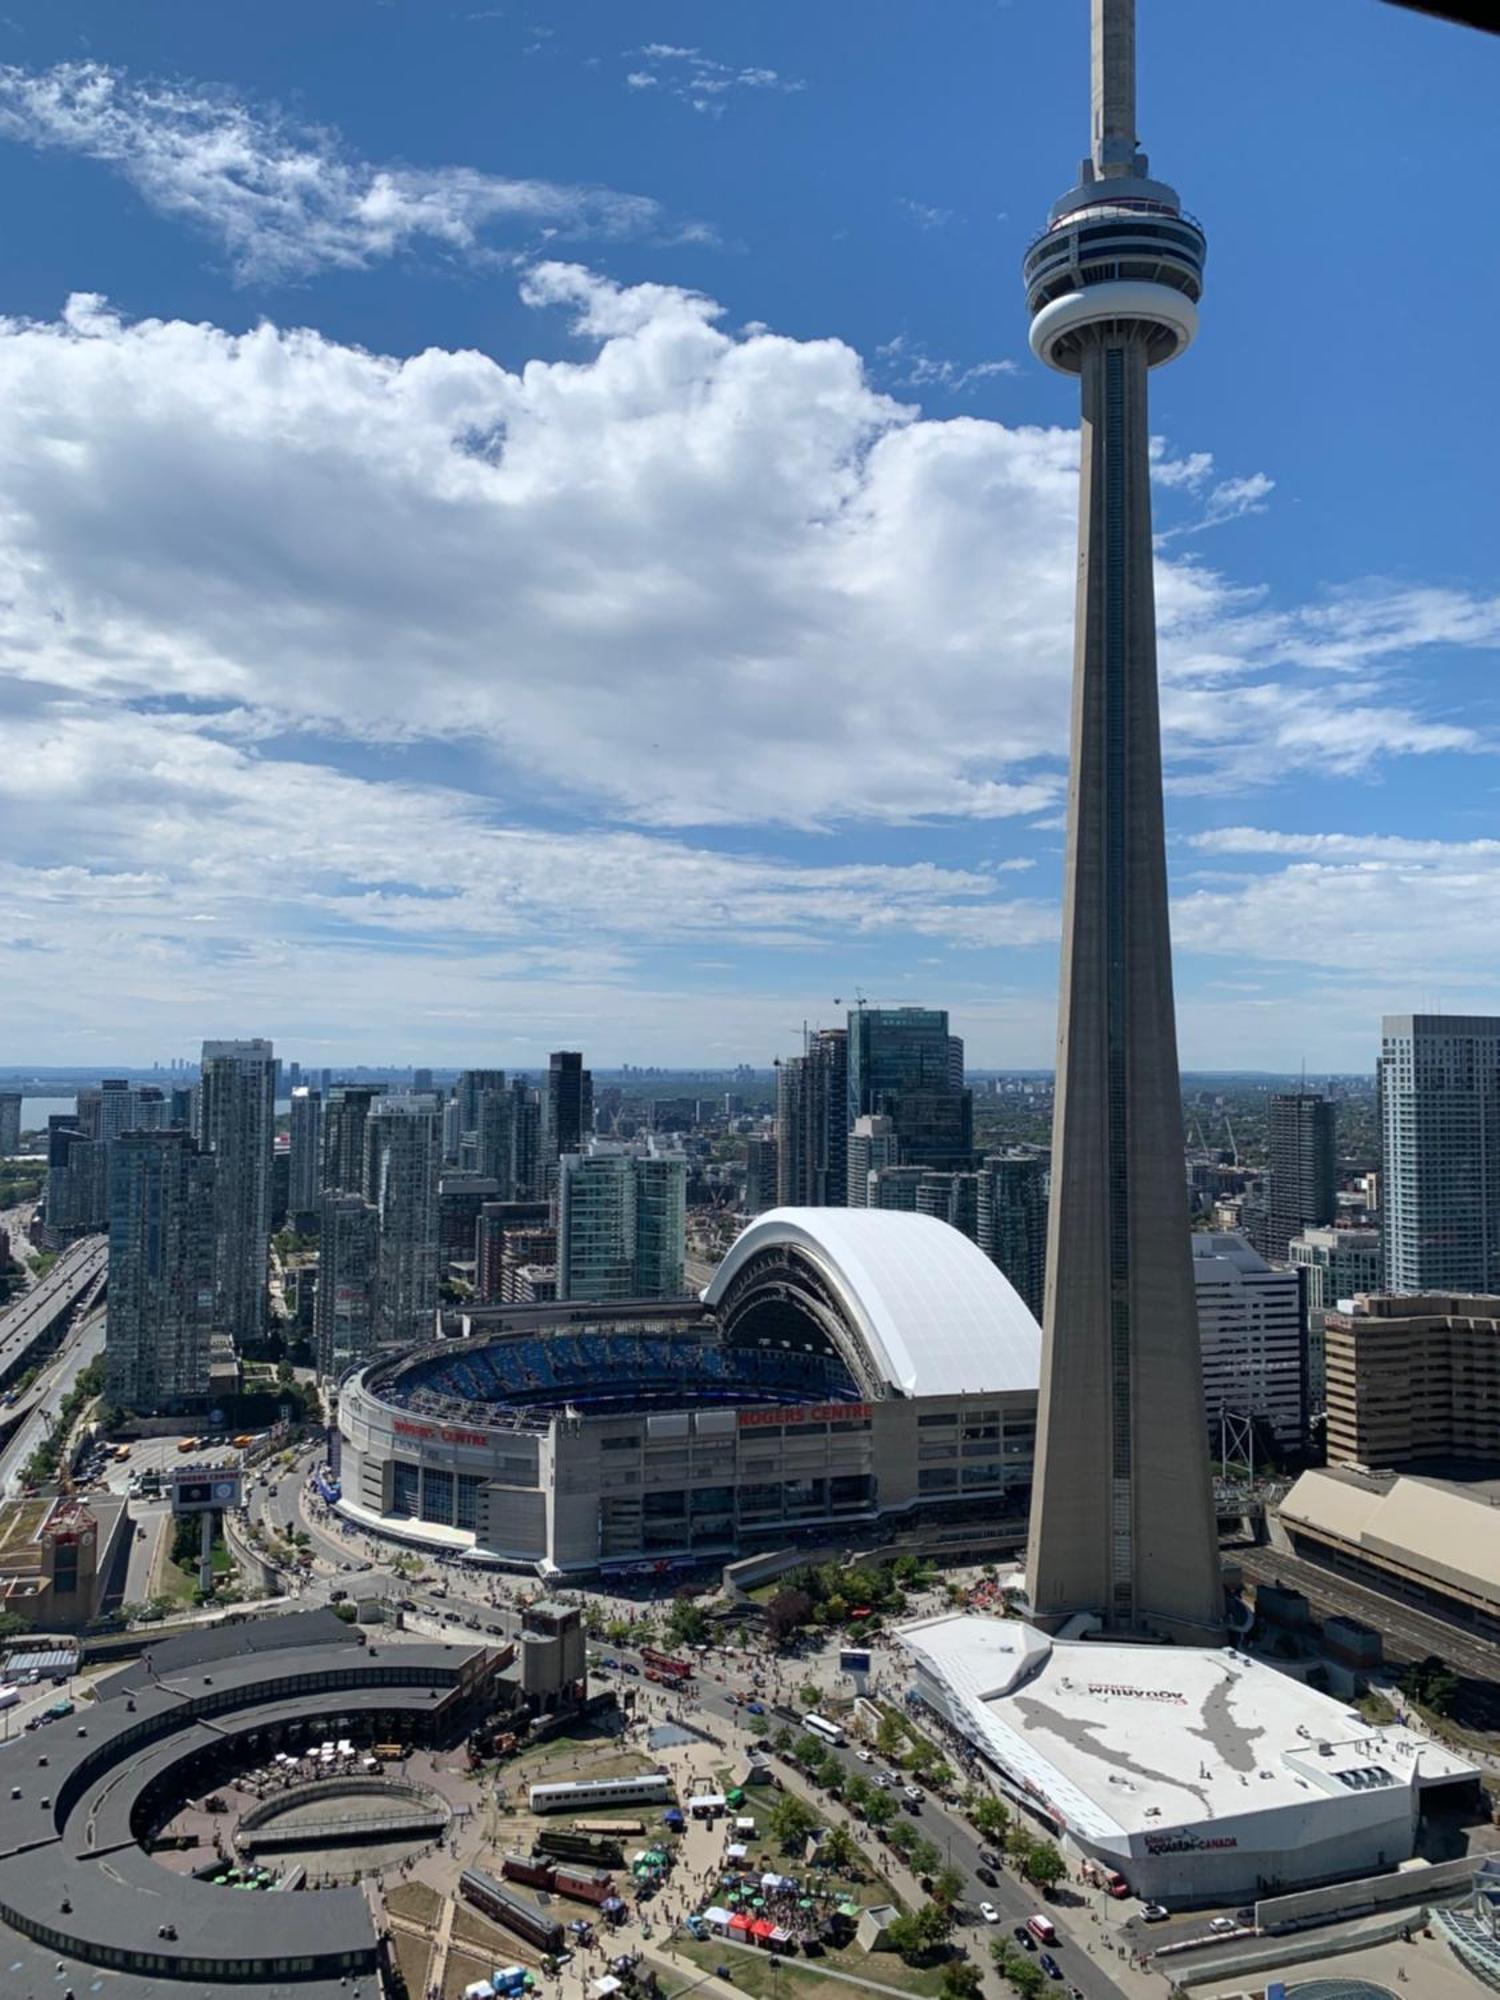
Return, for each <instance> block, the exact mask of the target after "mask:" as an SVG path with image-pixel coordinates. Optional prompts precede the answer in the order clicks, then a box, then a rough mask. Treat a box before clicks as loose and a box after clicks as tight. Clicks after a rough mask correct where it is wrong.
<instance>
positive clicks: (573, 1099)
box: [541, 1049, 594, 1169]
mask: <svg viewBox="0 0 1500 2000" xmlns="http://www.w3.org/2000/svg"><path fill="white" fill-rule="evenodd" d="M593 1129H594V1079H593V1076H592V1074H591V1072H590V1071H588V1070H586V1069H585V1068H584V1066H583V1057H582V1056H581V1055H580V1054H579V1052H578V1051H577V1050H576V1049H556V1050H554V1051H553V1053H552V1054H551V1055H550V1056H548V1058H547V1075H546V1079H545V1081H544V1084H543V1088H542V1131H541V1140H542V1164H543V1167H544V1169H555V1168H556V1166H557V1163H558V1161H559V1160H560V1159H561V1158H562V1156H563V1154H564V1153H576V1152H578V1151H579V1150H580V1149H581V1147H582V1146H583V1143H584V1141H585V1139H586V1138H587V1137H588V1135H589V1133H590V1132H592V1131H593Z"/></svg>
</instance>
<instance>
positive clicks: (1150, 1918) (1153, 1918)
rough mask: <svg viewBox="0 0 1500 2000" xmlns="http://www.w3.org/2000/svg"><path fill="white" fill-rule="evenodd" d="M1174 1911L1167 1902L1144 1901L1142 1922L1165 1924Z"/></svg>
mask: <svg viewBox="0 0 1500 2000" xmlns="http://www.w3.org/2000/svg"><path fill="white" fill-rule="evenodd" d="M1171 1914H1172V1912H1171V1911H1170V1910H1169V1909H1168V1908H1167V1906H1166V1904H1165V1903H1142V1905H1141V1922H1142V1923H1143V1924H1164V1923H1165V1922H1166V1921H1167V1918H1168V1917H1169V1916H1171Z"/></svg>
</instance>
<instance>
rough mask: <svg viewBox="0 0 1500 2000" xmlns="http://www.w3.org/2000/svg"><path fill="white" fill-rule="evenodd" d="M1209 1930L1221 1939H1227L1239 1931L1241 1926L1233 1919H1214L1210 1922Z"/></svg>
mask: <svg viewBox="0 0 1500 2000" xmlns="http://www.w3.org/2000/svg"><path fill="white" fill-rule="evenodd" d="M1208 1928H1209V1929H1210V1930H1211V1931H1214V1932H1215V1933H1216V1934H1217V1935H1218V1936H1219V1937H1227V1936H1228V1935H1229V1933H1230V1932H1231V1931H1237V1930H1238V1929H1239V1925H1238V1924H1237V1923H1236V1922H1235V1920H1234V1918H1233V1917H1213V1918H1211V1919H1210V1921H1209V1926H1208Z"/></svg>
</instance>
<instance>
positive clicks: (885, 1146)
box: [845, 1111, 901, 1208]
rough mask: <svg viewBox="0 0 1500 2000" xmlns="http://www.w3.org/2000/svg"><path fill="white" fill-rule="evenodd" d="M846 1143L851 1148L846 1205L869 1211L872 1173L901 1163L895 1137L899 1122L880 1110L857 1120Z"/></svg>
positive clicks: (898, 1145)
mask: <svg viewBox="0 0 1500 2000" xmlns="http://www.w3.org/2000/svg"><path fill="white" fill-rule="evenodd" d="M845 1143H846V1144H847V1146H848V1149H849V1170H848V1181H847V1185H848V1194H847V1205H848V1206H849V1207H850V1208H868V1207H869V1206H870V1176H871V1174H876V1173H879V1172H880V1171H881V1169H882V1168H883V1167H894V1166H896V1165H898V1164H899V1162H900V1158H901V1146H900V1141H899V1140H898V1139H897V1137H896V1121H895V1119H894V1118H887V1117H886V1116H885V1115H884V1113H883V1112H878V1111H877V1112H873V1113H869V1114H867V1115H866V1116H865V1117H863V1118H856V1119H855V1121H854V1124H853V1126H852V1127H851V1129H850V1132H849V1137H848V1139H847V1141H846V1142H845Z"/></svg>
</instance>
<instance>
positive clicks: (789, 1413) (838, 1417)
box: [740, 1403, 870, 1430]
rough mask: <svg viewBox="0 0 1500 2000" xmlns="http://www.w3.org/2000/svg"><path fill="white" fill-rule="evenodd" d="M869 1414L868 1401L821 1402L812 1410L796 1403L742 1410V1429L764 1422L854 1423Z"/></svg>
mask: <svg viewBox="0 0 1500 2000" xmlns="http://www.w3.org/2000/svg"><path fill="white" fill-rule="evenodd" d="M869 1414H870V1405H869V1404H868V1403H820V1404H818V1405H817V1406H816V1407H815V1408H813V1409H810V1410H808V1409H799V1408H797V1407H796V1406H795V1405H793V1406H791V1407H787V1408H782V1409H775V1410H741V1411H740V1429H741V1430H753V1429H754V1428H755V1427H756V1426H757V1425H764V1424H837V1423H854V1422H857V1421H858V1420H859V1419H861V1418H863V1417H867V1416H869Z"/></svg>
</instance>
